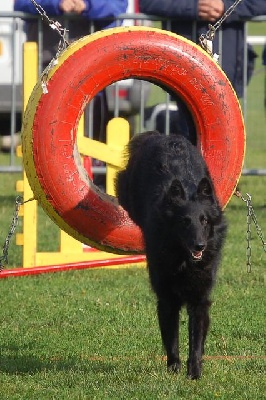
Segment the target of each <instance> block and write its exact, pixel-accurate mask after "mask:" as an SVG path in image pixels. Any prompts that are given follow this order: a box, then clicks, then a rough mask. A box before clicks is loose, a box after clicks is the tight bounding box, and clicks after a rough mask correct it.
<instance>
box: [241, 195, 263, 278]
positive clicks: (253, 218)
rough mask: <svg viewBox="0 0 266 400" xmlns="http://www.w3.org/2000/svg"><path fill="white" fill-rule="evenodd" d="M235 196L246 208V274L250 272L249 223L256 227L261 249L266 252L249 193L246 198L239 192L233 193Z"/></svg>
mask: <svg viewBox="0 0 266 400" xmlns="http://www.w3.org/2000/svg"><path fill="white" fill-rule="evenodd" d="M235 195H236V196H237V197H239V198H240V199H241V200H242V201H243V202H244V203H246V206H247V236H246V238H247V253H246V254H247V272H251V222H252V221H253V222H254V224H255V227H256V231H257V235H258V237H259V238H260V240H261V242H262V248H263V250H264V252H266V242H265V240H264V236H263V232H262V229H261V227H260V226H259V224H258V220H257V217H256V214H255V211H254V208H253V206H252V198H251V195H250V194H249V193H246V195H247V198H245V197H244V196H242V194H241V193H240V191H239V190H236V191H235Z"/></svg>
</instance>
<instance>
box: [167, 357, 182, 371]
mask: <svg viewBox="0 0 266 400" xmlns="http://www.w3.org/2000/svg"><path fill="white" fill-rule="evenodd" d="M167 370H168V372H171V373H174V374H178V373H179V372H180V370H181V361H180V360H175V361H171V362H167Z"/></svg>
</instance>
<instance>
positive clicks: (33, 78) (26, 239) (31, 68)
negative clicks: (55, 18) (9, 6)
mask: <svg viewBox="0 0 266 400" xmlns="http://www.w3.org/2000/svg"><path fill="white" fill-rule="evenodd" d="M23 54H24V56H23V110H24V111H25V108H26V105H27V103H28V100H29V97H30V95H31V92H32V89H33V88H34V86H35V84H36V82H37V79H38V56H37V54H38V52H37V44H36V43H34V42H25V43H24V51H23ZM19 151H20V150H19ZM17 189H19V191H21V189H22V191H23V197H24V201H25V200H28V199H30V198H32V197H33V193H32V190H31V188H30V185H29V183H28V179H27V177H26V174H25V172H23V181H22V182H17ZM20 215H23V233H22V234H17V236H16V243H17V244H19V245H23V266H24V267H29V266H34V265H36V264H35V261H36V260H35V256H36V252H37V202H36V201H31V202H29V203H26V204H24V205H23V206H22V207H21V211H20Z"/></svg>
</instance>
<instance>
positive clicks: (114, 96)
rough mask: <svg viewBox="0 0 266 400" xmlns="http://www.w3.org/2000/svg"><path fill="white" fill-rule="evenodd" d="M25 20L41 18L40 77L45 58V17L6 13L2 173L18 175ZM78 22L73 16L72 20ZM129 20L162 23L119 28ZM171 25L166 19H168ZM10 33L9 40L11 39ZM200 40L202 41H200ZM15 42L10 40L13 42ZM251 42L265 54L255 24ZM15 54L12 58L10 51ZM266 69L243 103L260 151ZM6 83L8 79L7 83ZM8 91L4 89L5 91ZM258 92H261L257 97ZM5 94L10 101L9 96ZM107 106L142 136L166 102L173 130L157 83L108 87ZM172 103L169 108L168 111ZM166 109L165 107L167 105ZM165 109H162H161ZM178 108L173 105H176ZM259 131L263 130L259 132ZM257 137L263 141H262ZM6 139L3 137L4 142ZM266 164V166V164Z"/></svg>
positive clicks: (1, 32)
mask: <svg viewBox="0 0 266 400" xmlns="http://www.w3.org/2000/svg"><path fill="white" fill-rule="evenodd" d="M25 18H31V19H33V18H34V19H36V18H37V20H38V42H39V47H38V56H39V73H41V72H42V64H43V63H42V57H43V44H42V42H43V21H42V19H41V18H40V17H36V16H30V15H28V14H24V13H20V12H12V13H7V12H5V13H4V12H0V72H1V73H0V121H1V119H3V118H8V123H5V124H0V135H2V137H3V136H4V137H6V136H9V146H6V147H5V146H3V144H4V143H2V150H6V154H2V153H1V154H0V172H18V171H21V170H22V167H21V165H20V161H19V160H18V159H17V157H16V145H17V138H18V135H17V132H18V131H19V130H20V123H21V118H20V117H21V98H22V95H21V91H22V43H23V41H24V40H25V39H26V37H25V33H24V31H23V20H24V19H25ZM70 18H71V19H72V18H73V16H70ZM121 19H123V21H124V24H125V25H132V24H138V25H143V24H147V21H150V22H149V23H151V24H153V23H155V24H156V26H159V25H160V23H161V19H159V18H156V17H152V16H147V15H143V14H124V15H121V16H120V17H119V18H118V19H117V24H120V20H121ZM165 21H166V20H165ZM252 21H254V22H257V23H259V22H265V21H266V16H264V17H257V18H254V19H253V20H252ZM61 23H62V25H63V26H64V27H66V28H68V24H69V17H64V19H63V20H62V21H61ZM170 24H171V20H167V27H168V28H169V29H170ZM94 31H95V22H94V21H90V24H88V34H89V33H92V32H94ZM218 34H219V35H220V39H219V42H220V49H221V46H222V34H221V33H220V32H219V31H218ZM8 35H9V38H8ZM194 39H195V41H197V39H198V38H196V37H195V38H194ZM8 40H9V41H8ZM245 42H246V43H252V44H253V45H254V46H256V48H258V49H259V52H261V48H262V46H264V45H265V43H266V36H258V37H254V36H250V35H249V24H248V23H246V24H245ZM8 51H9V54H8V53H7V54H6V52H8ZM221 57H222V54H221ZM243 57H244V70H245V69H246V68H247V51H246V46H245V50H244V54H243ZM5 63H8V68H9V75H8V76H7V75H5V74H4V72H3V71H4V68H5ZM264 69H265V68H263V67H262V66H261V67H260V68H257V69H256V70H255V77H254V79H255V80H256V82H257V81H259V82H261V83H260V84H259V85H258V84H256V85H255V84H254V85H253V84H252V82H251V85H249V87H247V82H246V74H244V76H243V80H244V96H243V99H242V100H241V104H242V109H243V114H244V118H245V121H246V125H247V136H248V138H249V137H250V138H252V142H253V141H256V140H264V141H263V143H261V144H257V145H259V146H260V147H264V148H265V141H266V139H265V132H264V126H265V124H261V126H258V125H257V118H255V120H254V121H253V120H252V118H253V117H252V115H251V113H250V112H249V103H250V99H252V98H253V97H255V98H256V99H258V97H260V98H262V97H263V95H265V94H263V90H265V89H264V83H263V82H264V74H265V71H264ZM4 79H5V80H6V81H4ZM3 88H4V90H3ZM258 88H259V89H260V90H261V91H262V92H261V93H260V94H259V96H258V95H257V93H256V90H257V89H258ZM253 91H255V93H253ZM3 96H4V98H3ZM106 96H107V103H108V106H109V112H110V115H109V116H108V117H110V118H111V117H112V116H123V117H125V118H127V119H128V120H129V122H130V125H131V133H132V134H134V133H136V132H141V131H143V130H145V129H147V128H152V126H151V125H149V124H151V121H150V120H149V118H148V117H147V112H146V111H147V106H149V107H152V110H153V117H154V112H155V113H156V110H155V109H154V106H156V104H161V105H162V104H165V105H166V113H165V124H166V126H165V130H166V132H167V131H169V129H170V128H169V126H170V119H171V116H170V111H171V107H172V105H171V107H170V103H171V101H170V96H169V94H168V93H166V92H164V91H163V90H162V89H161V88H158V87H156V85H151V84H150V83H147V82H145V81H140V82H139V81H136V80H133V79H130V80H127V81H123V82H119V83H117V84H114V85H112V86H111V87H108V88H107V89H106ZM168 105H169V107H168ZM161 108H162V107H161ZM161 108H160V109H161ZM172 108H173V107H172ZM261 114H262V115H261V119H263V118H265V115H264V109H263V107H261ZM88 121H89V122H88V126H87V131H88V132H87V135H88V136H90V137H92V136H93V105H92V104H91V105H89V107H88ZM1 126H5V131H4V132H1ZM255 130H259V132H257V131H256V132H255ZM256 137H257V138H258V139H256ZM0 140H1V138H0ZM265 163H266V162H265ZM265 163H264V164H263V162H262V164H261V165H257V166H256V165H252V162H251V161H248V165H247V166H246V165H245V168H244V170H243V174H249V175H250V174H251V175H253V174H257V175H258V174H262V175H266V165H265Z"/></svg>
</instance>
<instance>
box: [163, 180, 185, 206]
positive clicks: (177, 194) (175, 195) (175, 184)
mask: <svg viewBox="0 0 266 400" xmlns="http://www.w3.org/2000/svg"><path fill="white" fill-rule="evenodd" d="M167 197H168V199H169V200H171V201H172V202H174V201H178V200H185V191H184V189H183V186H182V183H181V182H180V181H179V180H178V179H174V180H173V181H172V183H171V186H170V188H169V190H168V193H167Z"/></svg>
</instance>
